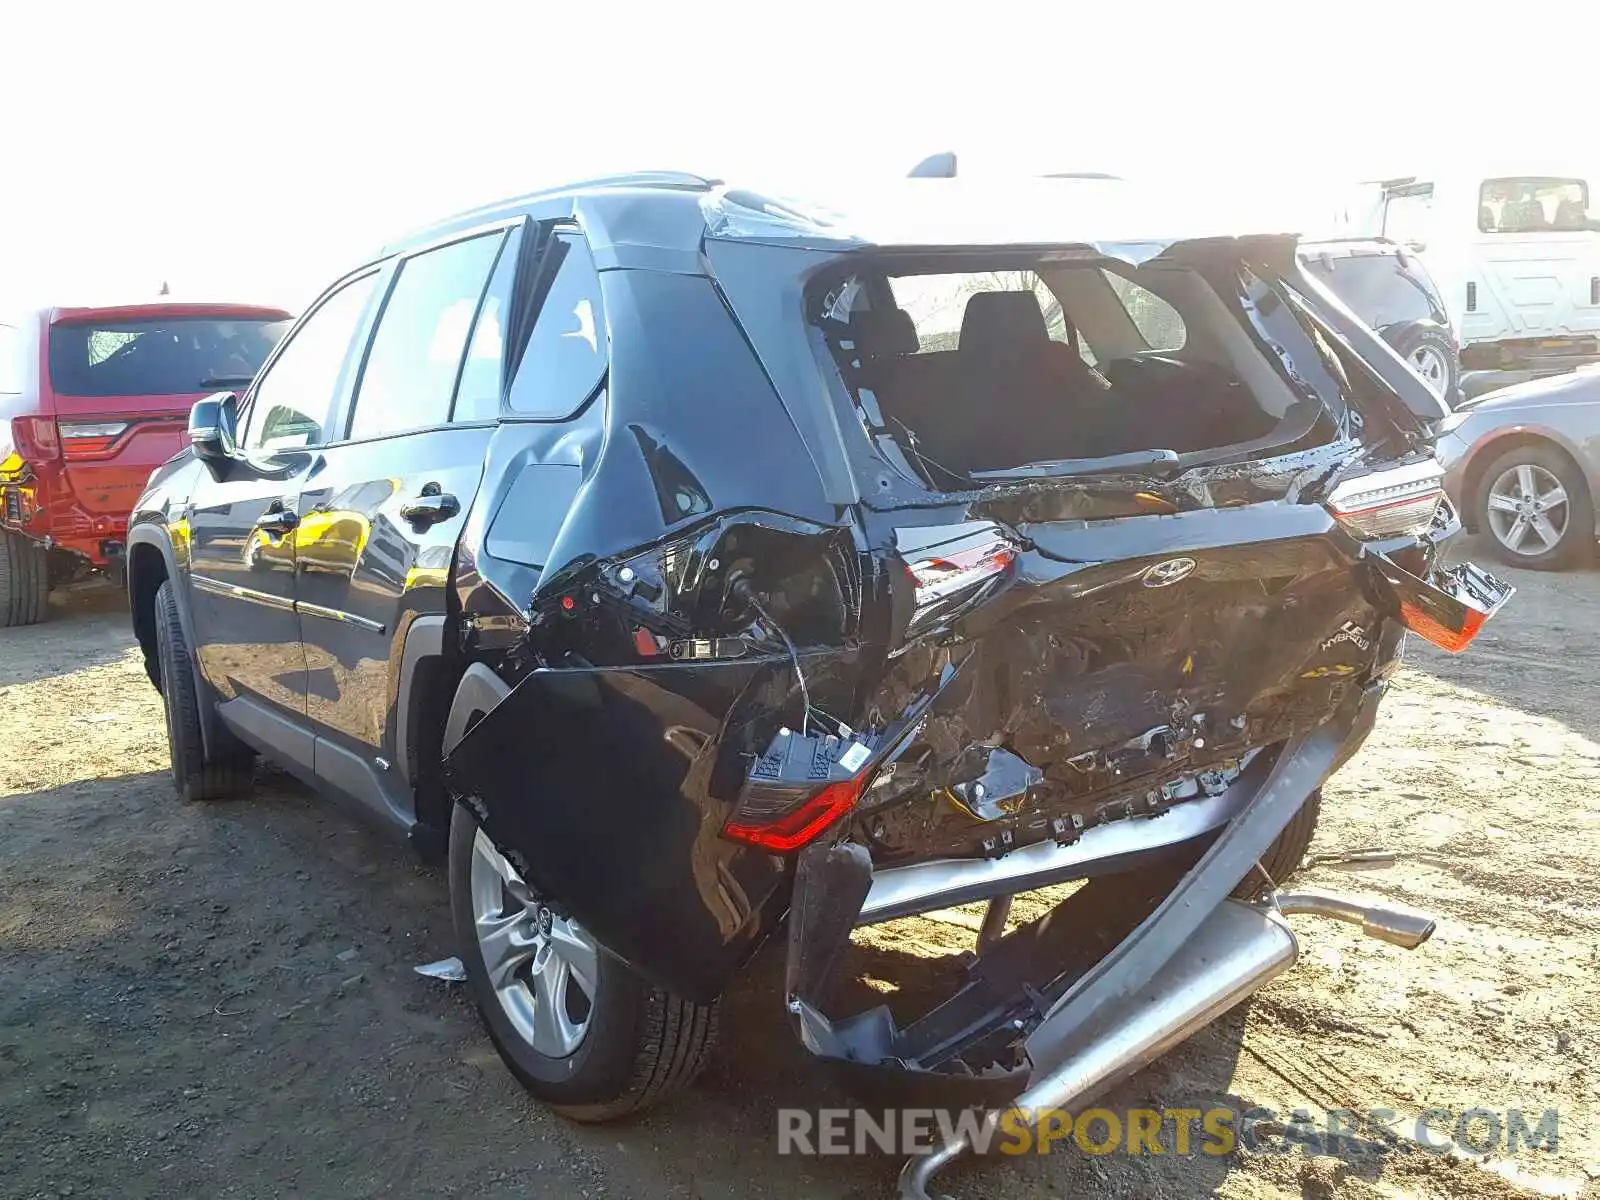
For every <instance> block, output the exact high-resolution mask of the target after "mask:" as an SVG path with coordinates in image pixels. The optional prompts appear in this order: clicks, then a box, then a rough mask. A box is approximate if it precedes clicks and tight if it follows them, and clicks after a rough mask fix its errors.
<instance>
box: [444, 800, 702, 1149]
mask: <svg viewBox="0 0 1600 1200" xmlns="http://www.w3.org/2000/svg"><path fill="white" fill-rule="evenodd" d="M449 874H450V909H451V916H452V918H453V921H454V924H455V931H456V939H457V942H458V944H459V946H460V953H461V961H462V964H463V965H464V966H465V967H466V971H467V983H468V986H469V987H470V988H471V989H472V995H473V1000H474V1001H475V1003H476V1005H477V1008H478V1015H479V1017H480V1018H481V1019H482V1021H483V1024H484V1027H485V1028H486V1029H487V1030H488V1032H489V1037H490V1039H491V1040H492V1041H493V1042H494V1046H495V1049H496V1050H497V1051H499V1053H500V1057H501V1059H502V1060H503V1061H504V1062H505V1064H506V1066H507V1067H508V1068H510V1070H511V1073H512V1074H513V1075H515V1076H516V1077H517V1080H518V1081H519V1082H520V1083H521V1084H522V1086H523V1087H525V1088H527V1090H528V1091H529V1092H531V1093H532V1094H533V1095H534V1096H535V1097H536V1098H537V1099H539V1100H541V1101H542V1102H544V1103H545V1104H547V1105H549V1106H550V1107H551V1108H553V1109H555V1110H556V1111H557V1112H560V1113H562V1114H563V1115H565V1116H567V1117H570V1118H572V1119H574V1120H577V1121H590V1122H600V1121H611V1120H616V1119H618V1118H621V1117H628V1116H632V1115H633V1114H635V1113H639V1112H643V1111H644V1110H645V1109H648V1108H650V1107H652V1106H654V1105H656V1104H658V1103H659V1102H660V1101H662V1100H664V1099H666V1098H667V1097H668V1096H670V1095H672V1094H673V1093H674V1092H677V1091H679V1090H681V1089H683V1088H684V1087H687V1086H688V1085H689V1084H690V1083H691V1082H693V1080H694V1079H695V1077H696V1076H697V1075H699V1074H700V1071H701V1070H702V1069H703V1068H704V1066H705V1064H706V1061H707V1060H708V1059H709V1057H710V1053H711V1048H712V1045H713V1043H714V1041H715V1039H716V1029H717V1006H716V1004H715V1003H713V1004H709V1005H706V1004H695V1003H692V1002H690V1001H688V1000H683V999H680V998H678V997H677V996H674V995H672V994H671V993H670V992H667V991H665V990H664V989H662V988H659V987H655V986H653V985H652V984H649V983H647V982H646V981H645V980H644V979H642V978H641V977H640V976H639V975H637V974H636V973H635V972H634V971H633V970H632V969H630V968H629V967H628V966H627V965H626V964H625V963H623V962H622V961H621V960H620V959H618V958H616V957H614V956H612V955H611V954H609V953H607V952H606V951H605V949H603V948H602V947H600V946H599V945H598V944H597V943H596V942H595V941H594V939H593V938H592V937H590V936H589V935H588V934H587V933H586V932H585V931H584V930H583V929H582V928H581V926H579V925H578V924H577V922H575V921H573V920H572V919H571V918H570V917H568V916H566V915H564V914H562V913H560V912H559V911H557V910H556V909H555V908H553V907H552V906H550V905H547V904H546V903H545V902H544V900H543V899H542V898H541V897H540V896H538V895H537V894H536V893H534V891H533V890H532V889H531V888H530V887H529V886H528V885H527V884H526V883H525V882H523V879H522V876H521V873H520V872H519V871H518V870H517V868H516V867H515V866H514V865H513V864H512V863H511V862H510V861H509V860H508V859H506V858H505V856H503V855H502V854H501V853H500V852H499V850H498V849H496V848H495V846H494V844H493V843H492V842H491V841H490V840H489V838H488V836H487V835H486V834H484V832H483V831H482V830H481V829H480V828H479V826H478V823H477V821H476V820H475V819H474V818H473V815H472V814H471V813H470V812H469V811H467V810H466V809H465V808H463V807H462V806H460V805H457V806H456V807H455V810H454V813H453V814H452V816H451V820H450V850H449Z"/></svg>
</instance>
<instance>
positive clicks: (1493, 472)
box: [1437, 368, 1600, 569]
mask: <svg viewBox="0 0 1600 1200" xmlns="http://www.w3.org/2000/svg"><path fill="white" fill-rule="evenodd" d="M1437 450H1438V456H1439V461H1440V462H1441V463H1442V464H1443V465H1444V467H1445V487H1446V489H1447V490H1448V491H1449V493H1450V495H1451V496H1452V497H1454V498H1455V502H1456V503H1457V505H1459V506H1460V509H1461V512H1462V514H1463V517H1464V519H1465V522H1466V524H1467V527H1468V528H1469V529H1472V530H1474V531H1476V532H1482V533H1486V534H1488V535H1489V538H1490V544H1491V546H1492V547H1493V549H1494V551H1495V553H1496V554H1497V555H1498V556H1499V557H1500V559H1501V560H1502V561H1504V562H1508V563H1512V564H1513V565H1515V566H1519V567H1534V568H1541V569H1542V568H1559V567H1571V566H1577V565H1579V564H1582V563H1585V562H1588V561H1590V560H1591V559H1592V558H1593V557H1594V549H1595V535H1596V529H1595V497H1596V496H1600V369H1597V368H1585V369H1582V370H1578V371H1572V372H1569V373H1567V374H1565V375H1558V376H1553V377H1550V378H1541V379H1535V380H1532V381H1530V382H1528V383H1523V384H1519V385H1517V386H1515V387H1509V388H1504V389H1502V390H1500V391H1496V392H1490V393H1488V394H1487V395H1483V396H1479V397H1477V398H1475V399H1473V400H1469V401H1467V402H1466V403H1465V404H1464V405H1462V407H1461V408H1460V409H1459V410H1458V411H1457V412H1455V413H1453V414H1452V415H1451V416H1449V417H1448V418H1446V420H1445V421H1444V422H1443V424H1442V425H1441V427H1440V437H1439V441H1438V447H1437Z"/></svg>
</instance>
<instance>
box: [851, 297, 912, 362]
mask: <svg viewBox="0 0 1600 1200" xmlns="http://www.w3.org/2000/svg"><path fill="white" fill-rule="evenodd" d="M850 332H851V333H852V334H854V335H855V340H856V346H857V349H858V350H860V351H861V352H862V353H863V354H866V355H868V356H870V357H872V358H887V357H888V356H890V355H896V356H898V355H902V354H915V353H916V352H917V351H918V350H920V349H921V348H922V343H921V341H920V340H919V339H918V337H917V326H916V323H915V322H913V321H912V319H911V314H910V313H908V312H907V311H906V310H905V309H903V308H863V309H860V310H858V311H856V312H853V313H851V314H850Z"/></svg>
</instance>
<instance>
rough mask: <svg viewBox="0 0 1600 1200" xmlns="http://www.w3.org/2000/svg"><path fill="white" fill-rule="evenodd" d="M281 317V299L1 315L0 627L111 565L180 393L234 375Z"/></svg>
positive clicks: (256, 355) (22, 620)
mask: <svg viewBox="0 0 1600 1200" xmlns="http://www.w3.org/2000/svg"><path fill="white" fill-rule="evenodd" d="M288 327H289V314H288V313H287V312H284V311H283V310H282V309H277V308H263V307H260V306H258V305H244V304H193V303H171V302H166V301H163V302H160V303H155V304H136V305H119V306H117V307H111V308H46V309H37V310H34V311H32V312H29V313H27V314H25V315H24V316H22V317H21V318H20V319H18V320H16V321H15V322H10V323H4V324H0V628H3V627H5V626H8V625H30V624H32V623H34V622H35V621H39V620H42V619H43V618H44V616H45V612H46V604H45V595H46V593H47V592H48V590H49V588H50V587H51V585H52V584H56V583H61V582H65V581H66V580H69V579H72V578H76V577H77V576H79V575H82V574H84V573H86V572H88V571H91V570H106V571H110V572H111V573H113V574H115V573H117V572H119V571H120V570H121V566H122V546H123V539H124V538H125V537H126V534H127V528H128V511H129V509H131V508H132V507H133V502H134V500H135V499H137V498H138V495H139V492H140V490H141V489H142V488H143V487H144V485H145V481H146V480H148V479H149V477H150V472H151V471H152V470H154V469H155V468H156V467H158V466H160V465H161V464H162V463H163V462H165V461H166V460H167V459H169V458H171V457H172V456H173V455H174V454H176V453H177V452H178V451H179V450H180V449H182V448H183V446H184V430H185V427H186V423H187V420H188V415H189V408H190V406H191V405H192V404H193V403H194V402H195V400H197V399H199V398H200V397H201V396H204V395H206V394H207V393H209V392H215V391H221V390H224V389H235V388H242V387H243V386H244V385H245V384H246V383H247V382H248V381H249V380H250V378H251V377H253V376H254V375H255V372H256V370H257V369H258V368H259V367H260V366H261V364H262V362H263V361H264V360H265V359H266V357H267V355H268V354H269V353H270V352H271V351H272V348H273V347H274V346H275V345H276V344H277V341H278V339H279V338H280V337H281V336H282V335H283V333H284V332H285V330H287V329H288Z"/></svg>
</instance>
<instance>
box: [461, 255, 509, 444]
mask: <svg viewBox="0 0 1600 1200" xmlns="http://www.w3.org/2000/svg"><path fill="white" fill-rule="evenodd" d="M521 250H522V230H521V229H513V230H512V231H511V236H510V237H508V238H507V239H506V244H505V247H504V248H503V249H502V250H501V251H500V260H499V261H498V262H497V263H496V264H495V268H494V276H493V278H491V279H490V280H489V290H488V291H487V292H486V293H484V297H483V303H482V304H480V305H479V306H478V319H477V320H476V321H475V322H474V323H473V326H472V339H471V340H470V341H469V342H468V343H467V358H466V361H465V362H463V363H462V364H461V382H460V383H458V384H456V403H455V407H454V408H453V409H451V410H450V419H451V420H452V421H492V420H494V419H495V418H496V417H498V416H499V415H500V393H501V390H502V388H503V386H504V378H505V377H504V371H505V356H506V314H507V313H508V312H510V311H511V295H512V289H513V288H514V287H515V286H516V280H517V255H518V254H519V253H521Z"/></svg>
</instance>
